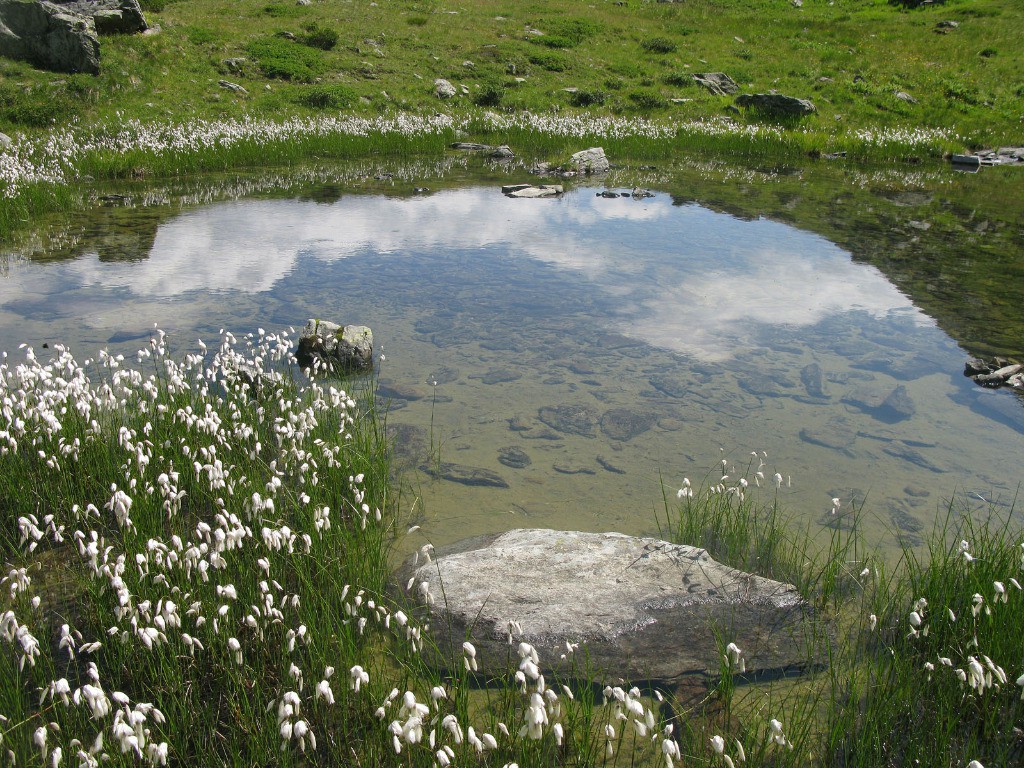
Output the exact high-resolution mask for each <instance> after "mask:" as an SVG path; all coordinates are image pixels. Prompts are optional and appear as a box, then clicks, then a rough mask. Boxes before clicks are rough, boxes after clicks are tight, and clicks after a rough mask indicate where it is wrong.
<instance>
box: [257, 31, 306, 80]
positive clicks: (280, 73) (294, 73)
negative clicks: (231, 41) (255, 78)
mask: <svg viewBox="0 0 1024 768" xmlns="http://www.w3.org/2000/svg"><path fill="white" fill-rule="evenodd" d="M246 50H247V51H248V53H249V55H250V56H252V58H253V59H254V60H255V61H256V63H257V65H258V66H259V68H260V71H261V72H262V73H263V75H264V76H265V77H269V78H276V79H280V80H293V81H295V82H300V83H310V82H312V81H313V80H314V79H316V77H317V76H318V75H320V74H322V73H323V72H324V70H325V65H324V61H323V58H322V55H321V53H320V51H319V50H317V49H316V48H310V47H309V46H305V45H298V44H297V43H295V42H293V41H291V40H288V39H286V38H283V37H277V36H272V35H268V36H264V37H260V38H257V39H255V40H253V41H252V42H250V43H249V44H248V46H247V47H246Z"/></svg>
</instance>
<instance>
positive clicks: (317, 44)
mask: <svg viewBox="0 0 1024 768" xmlns="http://www.w3.org/2000/svg"><path fill="white" fill-rule="evenodd" d="M298 40H299V42H300V43H302V44H303V45H308V46H309V47H310V48H319V49H320V50H321V51H329V50H331V49H332V48H334V46H336V45H337V44H338V33H337V32H336V31H335V30H333V29H331V28H330V27H322V26H320V25H319V24H317V23H316V22H314V23H312V24H308V25H306V31H305V33H304V34H302V35H300V36H299V37H298Z"/></svg>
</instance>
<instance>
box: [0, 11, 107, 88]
mask: <svg viewBox="0 0 1024 768" xmlns="http://www.w3.org/2000/svg"><path fill="white" fill-rule="evenodd" d="M0 56H6V57H7V58H10V59H18V60H21V61H27V62H29V63H30V64H32V65H33V66H36V67H40V68H42V69H49V70H53V71H55V72H85V73H88V74H91V75H96V74H99V71H100V41H99V38H98V37H97V35H96V25H95V23H94V22H93V20H92V18H91V17H87V16H80V15H78V14H76V13H69V12H66V11H65V10H64V9H63V8H62V7H61V6H59V5H55V4H54V3H47V2H29V1H27V0H0Z"/></svg>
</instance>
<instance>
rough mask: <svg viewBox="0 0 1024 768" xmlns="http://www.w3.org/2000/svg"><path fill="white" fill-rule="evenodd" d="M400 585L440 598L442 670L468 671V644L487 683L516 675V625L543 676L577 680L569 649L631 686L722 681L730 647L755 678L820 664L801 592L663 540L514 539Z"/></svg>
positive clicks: (408, 571) (562, 535)
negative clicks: (707, 678)
mask: <svg viewBox="0 0 1024 768" xmlns="http://www.w3.org/2000/svg"><path fill="white" fill-rule="evenodd" d="M397 583H398V584H400V585H401V588H402V589H407V590H409V592H408V593H409V594H410V595H419V596H421V597H422V596H423V595H424V594H425V593H429V594H430V595H432V596H433V600H432V601H431V602H430V603H429V604H427V605H424V606H423V610H424V611H426V613H427V614H428V616H427V617H426V618H428V619H429V623H430V631H431V632H432V633H433V640H434V641H435V642H436V644H437V648H438V651H439V653H440V655H441V656H440V658H437V659H435V662H436V663H438V664H439V665H441V666H446V665H449V664H458V663H461V662H460V661H459V660H460V658H461V653H462V643H463V642H464V641H466V640H467V639H468V640H469V641H470V642H472V643H473V644H474V646H475V647H476V650H477V655H476V658H477V661H478V663H479V665H480V673H481V674H483V675H490V674H498V673H501V672H504V671H506V669H507V666H508V658H509V645H508V644H509V633H510V630H509V627H510V622H515V623H514V624H513V625H512V626H513V627H515V628H516V630H515V632H514V633H513V634H514V638H513V639H514V640H515V641H516V642H519V641H520V640H523V641H526V642H529V643H531V644H533V645H534V646H535V647H536V648H537V650H538V651H539V653H540V661H541V668H542V671H551V670H553V671H555V672H557V673H559V674H573V656H572V655H571V654H567V647H566V643H578V644H579V649H578V651H577V652H576V658H578V660H579V661H580V664H579V665H578V667H581V666H582V660H583V659H584V658H586V659H587V663H588V664H589V665H590V668H591V669H592V670H593V671H594V673H595V674H605V675H608V676H612V677H615V678H616V679H619V678H621V679H624V680H627V681H641V680H654V681H660V682H665V683H673V682H677V681H679V680H680V679H682V678H684V677H686V676H690V675H694V674H704V675H707V674H712V675H713V674H715V673H717V671H718V670H719V668H720V663H721V658H722V657H721V646H722V645H724V644H727V643H730V642H733V643H735V644H736V645H737V646H739V647H740V648H741V649H742V650H743V658H744V659H745V663H746V667H747V669H748V671H756V672H775V673H780V672H782V671H785V670H793V669H800V668H803V667H805V666H807V665H808V664H809V663H820V656H818V655H816V654H815V653H814V652H813V651H812V650H811V647H812V645H813V643H812V638H813V637H814V636H816V635H815V633H814V632H813V631H812V626H813V622H814V616H813V611H812V609H811V608H810V606H809V605H808V604H807V603H806V601H804V600H803V598H802V597H801V596H800V595H799V593H798V592H797V590H796V588H795V587H793V586H791V585H789V584H783V583H781V582H777V581H772V580H770V579H765V578H762V577H759V576H754V575H751V574H748V573H744V572H742V571H738V570H736V569H734V568H729V567H727V566H724V565H721V564H719V563H717V562H715V561H714V560H712V559H711V557H710V556H709V555H708V553H707V552H706V551H705V550H703V549H698V548H696V547H688V546H681V545H677V544H671V543H669V542H666V541H660V540H658V539H653V538H636V537H632V536H625V535H623V534H619V533H600V534H599V533H579V532H572V531H552V530H514V531H509V532H507V533H503V534H500V535H497V536H486V537H479V538H476V539H470V540H468V541H465V542H462V543H460V544H456V545H453V546H452V547H450V548H448V549H447V550H439V551H438V553H437V557H436V559H435V560H434V561H433V562H429V563H425V564H424V563H422V562H420V563H419V564H417V563H416V562H415V561H414V560H410V561H409V562H407V563H406V564H405V565H404V566H403V568H402V569H401V570H400V571H399V573H398V574H397ZM424 583H425V584H426V587H424V586H423V584H424ZM519 628H521V633H520V632H519ZM578 667H577V673H578Z"/></svg>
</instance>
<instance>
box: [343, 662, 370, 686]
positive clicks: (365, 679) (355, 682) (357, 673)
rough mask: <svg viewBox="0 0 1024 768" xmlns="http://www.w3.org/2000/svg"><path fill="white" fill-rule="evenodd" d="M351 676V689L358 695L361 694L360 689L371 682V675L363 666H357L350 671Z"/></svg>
mask: <svg viewBox="0 0 1024 768" xmlns="http://www.w3.org/2000/svg"><path fill="white" fill-rule="evenodd" d="M348 675H349V688H351V689H352V690H353V691H355V692H356V693H359V689H360V688H362V687H363V686H364V685H366V684H368V683H369V682H370V673H369V672H367V671H366V670H364V669H363V668H362V667H361V666H359V665H358V664H356V665H355V666H354V667H352V669H350V670H349V671H348Z"/></svg>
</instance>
